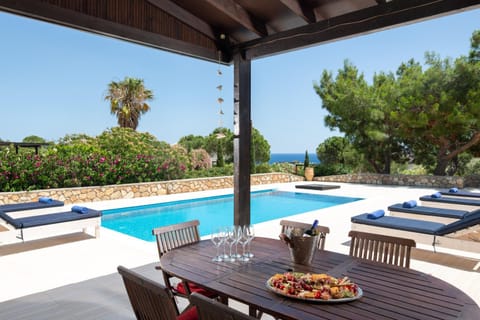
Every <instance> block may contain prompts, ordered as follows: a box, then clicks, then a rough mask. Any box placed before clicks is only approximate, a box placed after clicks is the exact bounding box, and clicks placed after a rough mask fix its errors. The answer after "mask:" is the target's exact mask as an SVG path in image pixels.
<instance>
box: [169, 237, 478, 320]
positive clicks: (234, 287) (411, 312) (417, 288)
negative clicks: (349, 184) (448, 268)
mask: <svg viewBox="0 0 480 320" xmlns="http://www.w3.org/2000/svg"><path fill="white" fill-rule="evenodd" d="M251 251H252V253H253V254H254V255H255V256H254V257H253V258H252V259H251V261H249V262H241V261H236V262H214V261H212V257H213V256H214V255H215V248H214V246H213V244H212V243H211V241H209V240H203V241H200V242H198V243H196V244H193V245H188V246H185V247H181V248H177V249H175V250H172V251H170V252H168V253H167V254H165V255H164V256H163V257H162V258H161V259H160V263H161V268H162V269H163V270H164V271H166V272H168V273H170V274H172V275H175V276H177V277H179V278H182V279H185V280H188V281H191V282H194V283H196V284H198V285H199V286H202V287H204V288H206V289H208V290H212V291H215V292H217V293H218V294H219V295H221V296H223V297H227V298H229V299H234V300H237V301H240V302H242V303H245V304H247V305H248V306H249V307H250V310H251V311H252V312H251V313H252V315H253V310H259V311H262V312H264V313H267V314H270V315H272V316H274V317H277V318H281V319H291V320H297V319H304V320H309V319H356V320H358V319H396V320H400V319H437V320H438V319H480V308H479V306H478V305H477V304H476V303H475V302H474V301H473V300H472V299H471V298H470V297H469V296H468V295H467V294H465V293H464V292H463V291H461V290H459V289H458V288H456V287H455V286H453V285H451V284H449V283H447V282H445V281H443V280H441V279H438V278H436V277H434V276H432V275H429V274H426V273H424V272H421V271H418V270H414V269H406V268H400V267H396V266H391V265H386V264H380V263H375V262H370V261H366V260H362V259H357V258H353V257H350V256H348V255H345V254H341V253H337V252H332V251H326V250H325V251H323V250H318V251H317V252H316V253H315V256H314V258H313V261H312V263H311V265H308V266H307V265H300V264H295V263H294V262H293V261H292V259H291V258H290V254H289V249H288V247H287V245H286V244H285V243H283V242H282V241H280V240H276V239H270V238H261V237H257V238H255V239H254V240H253V241H252V243H251ZM287 271H295V272H311V273H326V274H328V275H331V276H335V277H345V276H347V277H349V278H350V280H351V281H353V282H354V283H356V284H357V285H358V286H359V287H360V288H361V289H362V291H363V296H362V297H360V298H359V299H356V300H353V301H349V302H342V303H335V302H334V300H328V301H324V300H316V301H303V300H299V299H295V298H292V297H285V296H283V295H279V294H277V293H275V292H272V291H271V290H270V289H269V288H267V284H266V283H267V280H268V279H269V278H270V277H271V276H272V275H274V274H276V273H283V272H287Z"/></svg>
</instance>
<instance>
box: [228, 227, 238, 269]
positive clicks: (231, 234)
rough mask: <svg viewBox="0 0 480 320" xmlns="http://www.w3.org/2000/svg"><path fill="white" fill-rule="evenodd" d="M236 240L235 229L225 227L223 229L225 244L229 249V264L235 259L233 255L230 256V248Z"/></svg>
mask: <svg viewBox="0 0 480 320" xmlns="http://www.w3.org/2000/svg"><path fill="white" fill-rule="evenodd" d="M236 238H237V235H236V232H235V228H234V227H226V228H225V243H226V244H227V245H228V247H229V255H228V261H231V262H234V261H235V259H236V257H235V255H234V254H232V247H233V244H234V243H235V242H236V241H237V240H236Z"/></svg>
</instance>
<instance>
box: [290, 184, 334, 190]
mask: <svg viewBox="0 0 480 320" xmlns="http://www.w3.org/2000/svg"><path fill="white" fill-rule="evenodd" d="M295 188H298V189H312V190H330V189H339V188H340V186H337V185H330V184H299V185H296V186H295Z"/></svg>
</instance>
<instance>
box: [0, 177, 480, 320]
mask: <svg viewBox="0 0 480 320" xmlns="http://www.w3.org/2000/svg"><path fill="white" fill-rule="evenodd" d="M340 185H341V188H340V189H332V190H325V191H308V190H305V191H304V190H302V192H312V193H319V192H321V193H322V194H331V195H345V196H353V197H362V198H365V200H362V201H357V202H354V203H350V204H345V205H339V206H336V207H333V208H327V209H322V210H317V211H312V212H309V213H304V214H301V215H297V216H291V217H289V219H292V220H298V221H305V222H311V221H313V220H314V219H315V218H318V219H319V220H320V224H321V225H326V226H328V227H329V228H330V230H331V233H330V234H329V235H328V237H327V243H326V249H327V250H333V251H338V252H343V253H348V236H347V234H348V230H349V229H350V217H351V216H352V215H356V214H359V213H362V212H366V211H372V210H375V209H386V207H387V206H388V205H390V204H393V203H396V202H403V201H406V200H410V199H418V197H419V196H422V195H424V194H429V193H432V192H433V191H434V190H433V189H424V188H408V187H382V186H366V185H350V184H340ZM263 187H264V188H271V187H279V188H281V189H283V190H295V188H294V184H282V185H275V186H271V185H269V186H263ZM228 191H230V192H231V190H220V191H215V192H203V193H200V195H202V196H203V195H212V194H218V193H219V192H228ZM297 191H298V190H297ZM185 196H186V195H185V194H184V195H171V196H163V197H155V198H143V199H126V200H121V201H106V202H101V203H93V204H89V206H92V207H93V208H95V209H99V210H102V209H107V208H113V207H121V206H125V205H129V206H131V205H135V204H143V203H152V202H158V201H170V200H178V199H181V198H184V197H185ZM278 222H279V221H278V220H273V221H269V222H266V223H261V224H258V225H256V235H257V236H264V237H273V238H277V236H278V232H279V224H278ZM420 249H422V250H418V251H417V252H415V253H414V254H413V261H412V265H411V267H412V268H414V269H418V270H421V271H423V272H426V273H430V274H433V275H434V276H437V277H439V278H441V279H443V280H445V281H448V282H450V283H452V284H454V285H455V286H457V287H459V288H460V289H462V290H463V291H465V292H466V293H467V294H469V295H470V296H471V297H472V298H473V299H474V300H475V301H476V302H477V303H478V304H480V286H479V285H478V283H480V270H479V269H480V264H479V261H480V255H478V254H470V255H468V256H464V257H460V256H458V255H457V254H458V252H441V253H435V254H434V253H433V252H432V251H431V248H429V247H424V246H420ZM453 254H455V255H453ZM157 261H158V255H157V249H156V245H155V243H148V242H145V241H142V240H138V239H135V238H131V237H128V236H125V235H123V234H119V233H117V232H114V231H111V230H108V229H104V228H102V231H101V236H100V238H98V239H94V238H92V237H89V236H85V235H84V234H73V235H69V236H64V237H59V238H54V239H48V240H42V241H35V242H31V243H23V244H22V243H20V244H15V245H2V246H0V274H1V275H2V281H1V290H0V319H53V320H55V319H77V318H78V319H133V314H132V313H131V311H130V306H129V303H128V299H127V297H126V295H125V294H124V291H123V290H124V289H123V285H122V283H121V279H120V277H119V276H118V275H117V274H116V267H117V266H118V265H120V264H121V265H124V266H126V267H129V268H134V267H135V268H136V267H139V268H140V269H139V270H140V271H142V272H145V273H146V274H147V275H149V276H152V277H155V278H157V279H159V280H160V278H161V277H160V276H159V273H158V271H155V269H154V268H153V265H155V263H156V262H157ZM238 307H239V308H242V306H238Z"/></svg>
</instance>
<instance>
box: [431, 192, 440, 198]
mask: <svg viewBox="0 0 480 320" xmlns="http://www.w3.org/2000/svg"><path fill="white" fill-rule="evenodd" d="M430 197H432V198H435V199H438V198H441V197H442V194H441V193H440V192H435V193H434V194H432V195H431V196H430Z"/></svg>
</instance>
